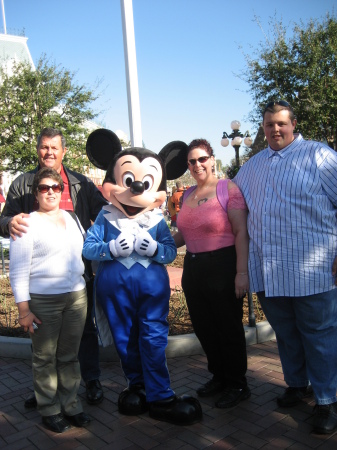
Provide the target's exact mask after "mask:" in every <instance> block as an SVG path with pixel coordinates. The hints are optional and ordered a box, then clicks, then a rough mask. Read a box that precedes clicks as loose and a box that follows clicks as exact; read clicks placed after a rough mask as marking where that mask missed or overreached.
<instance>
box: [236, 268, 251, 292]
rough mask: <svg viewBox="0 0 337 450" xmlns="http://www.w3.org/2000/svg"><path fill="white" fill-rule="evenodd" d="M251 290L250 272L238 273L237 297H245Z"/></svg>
mask: <svg viewBox="0 0 337 450" xmlns="http://www.w3.org/2000/svg"><path fill="white" fill-rule="evenodd" d="M248 291H249V277H248V273H247V274H245V275H241V274H240V273H237V274H236V277H235V294H236V298H242V297H244V296H245V295H246V294H247V292H248Z"/></svg>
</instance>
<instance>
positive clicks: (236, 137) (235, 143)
mask: <svg viewBox="0 0 337 450" xmlns="http://www.w3.org/2000/svg"><path fill="white" fill-rule="evenodd" d="M240 127H241V123H240V122H239V121H238V120H233V121H232V122H231V129H232V130H233V131H232V133H231V134H227V133H226V131H224V132H223V136H222V139H221V145H222V146H223V147H227V146H228V144H229V139H232V142H231V144H232V147H234V149H235V165H236V167H237V168H239V167H240V154H239V149H240V146H241V144H242V139H243V138H244V141H243V142H244V144H245V145H246V146H247V147H250V146H251V145H252V143H253V139H252V138H251V136H250V134H249V131H246V132H245V133H244V134H242V133H241V132H240ZM247 297H248V309H249V326H250V327H255V326H256V319H255V313H254V304H253V297H252V293H251V292H250V291H249V292H247Z"/></svg>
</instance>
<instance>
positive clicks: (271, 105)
mask: <svg viewBox="0 0 337 450" xmlns="http://www.w3.org/2000/svg"><path fill="white" fill-rule="evenodd" d="M275 105H280V106H285V107H286V108H291V106H290V105H289V103H288V102H286V101H285V100H280V101H278V102H269V103H267V104H266V106H265V108H264V112H266V110H267V109H268V108H272V107H273V106H275Z"/></svg>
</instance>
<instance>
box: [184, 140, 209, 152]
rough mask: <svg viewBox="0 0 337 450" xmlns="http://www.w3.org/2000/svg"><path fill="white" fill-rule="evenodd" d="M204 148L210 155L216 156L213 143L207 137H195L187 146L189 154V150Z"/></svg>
mask: <svg viewBox="0 0 337 450" xmlns="http://www.w3.org/2000/svg"><path fill="white" fill-rule="evenodd" d="M199 147H200V148H202V149H203V150H205V152H207V153H208V154H209V156H214V151H213V148H212V147H211V144H210V143H209V142H208V141H206V139H193V141H191V142H190V143H189V145H188V147H187V155H188V154H189V152H190V151H191V150H193V149H195V148H199Z"/></svg>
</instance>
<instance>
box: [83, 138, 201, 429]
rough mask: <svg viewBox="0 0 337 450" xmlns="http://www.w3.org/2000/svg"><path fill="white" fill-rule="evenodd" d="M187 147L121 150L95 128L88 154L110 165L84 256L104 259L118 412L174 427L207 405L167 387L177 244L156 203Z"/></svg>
mask: <svg viewBox="0 0 337 450" xmlns="http://www.w3.org/2000/svg"><path fill="white" fill-rule="evenodd" d="M186 149H187V145H186V144H185V143H184V142H181V141H175V142H171V143H169V144H167V145H166V146H165V147H164V148H163V149H162V150H161V152H160V153H159V155H157V154H156V153H154V152H152V151H150V150H147V149H144V148H138V147H134V148H128V149H125V150H122V148H121V144H120V141H119V139H118V137H117V136H116V135H115V134H114V133H113V132H112V131H109V130H105V129H99V130H95V131H94V132H93V133H91V134H90V136H89V138H88V141H87V155H88V157H89V159H90V161H91V162H92V163H93V164H94V165H95V166H96V167H99V168H101V169H104V170H107V172H106V176H105V179H104V182H103V188H102V190H103V195H104V197H105V198H106V199H107V200H108V201H109V202H111V204H110V205H108V206H104V207H103V209H102V211H101V212H100V213H99V215H98V216H97V219H96V221H95V223H94V225H93V226H92V227H91V228H90V229H89V230H88V233H87V238H86V241H85V243H84V248H83V255H84V256H85V257H86V258H87V259H90V260H95V261H100V264H99V267H98V270H97V273H96V280H95V294H96V310H95V314H96V321H97V325H98V329H99V334H100V338H101V340H102V343H103V345H109V344H111V343H112V342H114V344H115V346H116V349H117V352H118V355H119V357H120V359H121V364H122V368H123V371H124V374H125V376H126V378H127V381H128V387H127V388H126V389H125V390H124V391H123V392H122V393H121V394H120V396H119V399H118V409H119V412H120V413H122V414H126V415H138V414H142V413H144V412H146V411H148V410H149V414H150V417H152V418H154V419H157V420H162V421H166V422H171V423H174V424H177V425H190V424H192V423H195V422H197V421H199V420H200V419H201V417H202V410H201V406H200V403H199V402H198V400H197V399H195V398H193V397H190V396H181V397H178V396H176V395H175V393H174V391H173V390H172V389H171V387H170V377H169V372H168V369H167V364H166V356H165V348H166V346H167V335H168V323H167V320H166V318H167V316H168V312H169V298H170V285H169V277H168V273H167V270H166V267H165V264H169V263H170V262H172V261H173V260H174V259H175V257H176V254H177V249H176V246H175V243H174V240H173V238H172V236H171V233H170V231H169V229H168V227H167V224H166V222H165V219H164V217H163V214H162V212H161V210H160V208H159V207H160V206H161V204H162V203H163V202H164V200H165V198H166V178H168V179H175V178H178V177H179V176H181V175H182V174H183V173H184V172H185V171H186V169H187V163H186ZM110 331H111V333H110ZM111 334H112V337H113V341H112V338H111Z"/></svg>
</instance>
